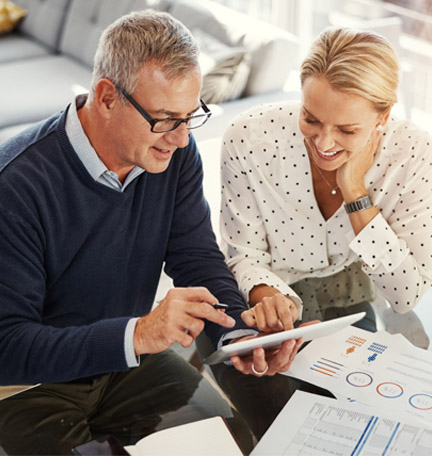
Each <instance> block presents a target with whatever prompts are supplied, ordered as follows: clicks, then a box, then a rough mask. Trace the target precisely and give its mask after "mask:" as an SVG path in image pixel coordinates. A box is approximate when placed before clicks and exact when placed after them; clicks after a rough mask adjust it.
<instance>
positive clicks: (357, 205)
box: [345, 195, 373, 214]
mask: <svg viewBox="0 0 432 456" xmlns="http://www.w3.org/2000/svg"><path fill="white" fill-rule="evenodd" d="M372 206H373V203H372V200H371V199H370V197H369V195H366V196H362V197H361V198H359V199H357V200H355V201H351V203H346V204H345V210H346V211H347V214H352V213H353V212H358V211H363V210H365V209H369V208H370V207H372Z"/></svg>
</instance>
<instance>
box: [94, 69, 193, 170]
mask: <svg viewBox="0 0 432 456" xmlns="http://www.w3.org/2000/svg"><path fill="white" fill-rule="evenodd" d="M200 90H201V73H200V71H199V69H198V68H196V69H191V70H190V71H189V72H188V73H187V74H186V76H185V77H183V78H182V79H174V80H167V79H166V78H165V76H164V74H163V73H162V71H161V70H160V67H159V66H158V65H157V64H156V63H153V64H146V65H145V66H144V67H143V69H142V70H141V71H140V76H139V82H138V86H137V89H136V90H135V91H134V92H133V93H132V94H131V95H132V96H133V98H134V99H135V100H136V102H138V103H139V104H140V105H141V106H142V108H143V109H145V111H147V113H148V114H150V116H151V117H152V118H154V119H167V118H186V117H189V116H191V115H193V114H194V113H195V112H196V111H197V110H198V109H199V107H200V99H199V95H200ZM118 96H120V95H118ZM110 127H111V128H110V129H111V131H110V138H111V139H112V142H113V144H112V145H113V148H111V150H112V152H111V154H110V155H111V156H110V163H109V166H108V164H107V163H105V164H107V166H108V167H109V168H110V169H111V170H112V171H114V172H117V174H118V175H119V178H120V179H121V178H122V176H124V175H125V172H126V174H127V172H129V171H130V169H131V168H132V167H133V166H139V167H141V168H144V169H145V170H146V171H147V172H149V173H161V172H163V171H165V170H166V169H167V167H168V165H169V163H170V160H171V157H172V155H173V154H174V152H175V150H176V149H177V148H182V147H186V146H187V145H188V143H189V130H187V129H186V125H185V123H181V124H180V125H179V126H178V127H177V128H176V129H175V130H173V131H169V132H166V133H154V132H152V131H151V125H150V124H149V122H148V121H147V120H146V119H144V117H142V115H141V114H140V113H139V112H138V111H137V110H136V109H135V108H134V106H132V104H131V103H129V102H127V103H126V104H125V105H122V104H120V103H117V104H116V112H115V113H114V114H113V117H112V123H111V125H110ZM101 158H102V160H104V159H103V157H101ZM104 161H105V160H104Z"/></svg>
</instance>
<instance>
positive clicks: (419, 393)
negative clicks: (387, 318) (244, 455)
mask: <svg viewBox="0 0 432 456" xmlns="http://www.w3.org/2000/svg"><path fill="white" fill-rule="evenodd" d="M286 375H289V376H292V377H296V378H299V379H301V380H304V381H307V382H309V383H312V384H315V385H317V386H320V387H322V388H325V389H327V390H329V391H330V392H332V393H333V394H334V395H335V396H336V397H337V399H332V398H328V397H322V396H318V395H314V394H310V393H305V392H302V391H297V392H296V393H295V394H294V395H293V396H292V398H291V399H290V400H289V401H288V403H287V404H286V406H285V407H284V409H283V410H282V411H281V413H280V414H279V415H278V417H277V418H276V420H275V421H274V423H273V424H272V425H271V426H270V428H269V430H268V431H267V432H266V434H265V435H264V436H263V437H262V439H261V440H260V441H259V442H258V444H257V446H256V447H255V449H254V450H253V451H252V453H251V456H291V455H296V456H297V455H299V456H301V455H309V456H315V455H316V456H319V455H339V456H347V455H350V456H375V455H385V456H402V455H403V456H420V455H421V456H425V455H432V352H430V351H426V350H423V349H420V348H418V347H415V346H414V345H412V344H411V343H410V342H409V341H408V340H406V339H405V338H404V337H403V336H402V335H400V334H394V335H391V334H389V333H387V332H386V331H378V332H376V333H372V332H369V331H365V330H363V329H359V328H355V327H353V326H348V327H346V328H343V329H341V330H339V331H337V332H336V333H334V334H332V335H329V336H326V337H321V338H319V339H317V340H313V341H312V342H310V343H309V344H308V345H307V346H306V347H304V348H303V349H302V350H301V351H300V352H299V353H298V354H297V356H296V358H295V359H294V361H293V363H292V364H291V367H290V369H289V371H288V372H287V373H286Z"/></svg>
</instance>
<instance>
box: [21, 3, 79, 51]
mask: <svg viewBox="0 0 432 456" xmlns="http://www.w3.org/2000/svg"><path fill="white" fill-rule="evenodd" d="M70 1H71V0H15V2H16V3H17V4H18V5H20V6H22V7H23V8H24V9H25V10H27V16H26V17H25V18H24V20H23V21H22V22H21V24H20V26H19V31H20V32H22V33H23V34H25V35H29V36H31V37H32V38H33V39H36V41H38V42H40V43H42V44H44V45H46V46H48V47H49V48H50V49H52V50H56V49H57V47H58V43H59V36H60V33H61V29H62V26H63V22H64V18H65V16H66V14H67V11H68V5H69V3H70Z"/></svg>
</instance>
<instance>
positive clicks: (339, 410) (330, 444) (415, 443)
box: [250, 391, 432, 456]
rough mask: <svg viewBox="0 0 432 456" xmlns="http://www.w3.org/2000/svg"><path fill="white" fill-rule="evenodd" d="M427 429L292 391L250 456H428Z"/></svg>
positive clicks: (430, 439) (431, 439) (430, 433)
mask: <svg viewBox="0 0 432 456" xmlns="http://www.w3.org/2000/svg"><path fill="white" fill-rule="evenodd" d="M430 454H432V428H430V427H425V426H422V425H419V424H418V423H415V422H409V423H408V422H404V421H403V420H400V419H399V417H395V416H393V415H390V414H388V413H387V414H386V413H385V412H383V413H381V412H378V413H377V410H376V409H372V408H370V407H367V406H365V405H361V404H358V403H348V402H346V401H339V400H336V399H330V398H328V397H322V396H317V395H315V394H310V393H305V392H303V391H296V393H295V394H294V395H293V396H292V398H291V399H290V400H289V402H288V403H287V405H286V406H285V407H284V408H283V409H282V411H281V412H280V414H279V415H278V416H277V418H276V420H275V421H274V423H273V424H272V425H271V426H270V428H269V430H268V431H267V432H266V433H265V434H264V436H263V437H262V439H261V440H260V441H259V442H258V444H257V446H256V447H255V448H254V450H253V451H252V453H251V454H250V456H294V455H295V456H306V455H307V456H323V455H332V456H360V455H362V456H378V455H379V456H383V455H385V456H428V455H430Z"/></svg>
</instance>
